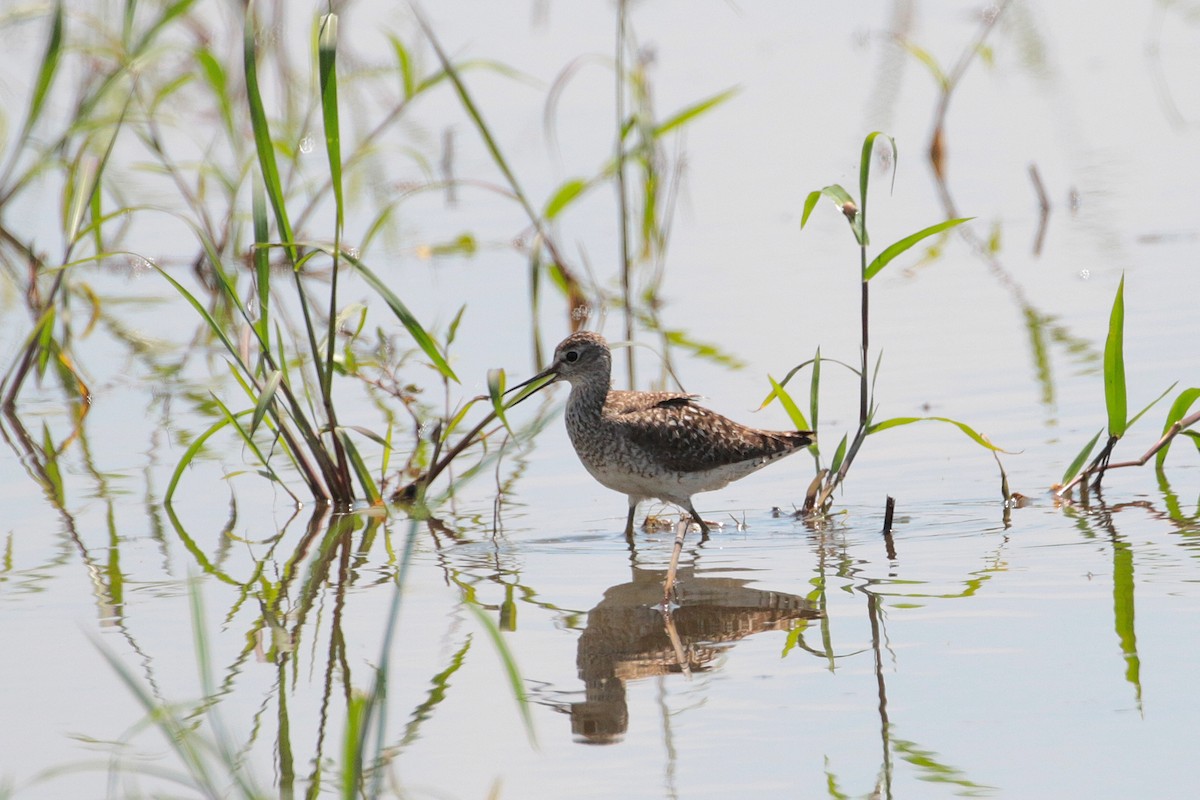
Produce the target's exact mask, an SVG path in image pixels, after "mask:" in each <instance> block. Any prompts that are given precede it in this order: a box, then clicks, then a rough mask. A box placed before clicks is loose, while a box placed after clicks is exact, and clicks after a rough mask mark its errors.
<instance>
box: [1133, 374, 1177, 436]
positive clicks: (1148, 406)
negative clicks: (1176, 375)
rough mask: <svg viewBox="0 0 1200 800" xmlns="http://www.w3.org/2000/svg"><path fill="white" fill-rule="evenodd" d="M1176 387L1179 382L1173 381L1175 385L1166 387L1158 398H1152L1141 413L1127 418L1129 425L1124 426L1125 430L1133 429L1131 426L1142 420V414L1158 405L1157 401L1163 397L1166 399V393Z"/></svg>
mask: <svg viewBox="0 0 1200 800" xmlns="http://www.w3.org/2000/svg"><path fill="white" fill-rule="evenodd" d="M1178 385H1179V381H1175V383H1172V384H1171V385H1170V386H1168V387H1167V388H1166V389H1165V390H1164V391H1163V393H1162V394H1160V395H1159V396H1158V397H1156V398H1154V399H1153V400H1151V401H1150V402H1149V403H1147V404H1146V407H1145V408H1143V409H1142V410H1141V411H1139V412H1138V413H1136V414H1134V415H1133V416H1132V417H1130V418H1129V424H1127V425H1126V426H1125V428H1126V429H1129V428H1132V427H1133V424H1134V423H1135V422H1137V421H1138V420H1139V419H1141V418H1142V416H1143V415H1144V414H1145V413H1146V412H1147V411H1149V410H1150V409H1152V408H1154V407H1155V406H1156V405H1158V401H1159V400H1162V399H1163V398H1164V397H1166V396H1167V393H1168V392H1170V391H1171V390H1172V389H1174V388H1175V387H1176V386H1178Z"/></svg>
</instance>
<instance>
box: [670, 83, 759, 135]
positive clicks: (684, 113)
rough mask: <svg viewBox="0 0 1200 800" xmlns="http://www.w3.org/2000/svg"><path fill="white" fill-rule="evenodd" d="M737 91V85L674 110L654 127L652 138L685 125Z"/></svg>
mask: <svg viewBox="0 0 1200 800" xmlns="http://www.w3.org/2000/svg"><path fill="white" fill-rule="evenodd" d="M737 93H738V89H737V87H734V88H732V89H726V90H725V91H723V92H720V93H718V94H715V95H713V96H712V97H709V98H708V99H706V100H701V101H700V102H698V103H694V104H693V105H690V106H688V107H687V108H684V109H682V110H680V111H678V112H676V113H675V114H673V115H671V116H670V117H668V118H667V119H665V120H664V121H662V122H661V123H659V124H658V125H657V126H656V127H655V128H654V134H653V138H655V139H657V138H659V137H660V136H662V135H663V134H665V133H668V132H670V131H672V130H674V129H676V128H678V127H680V126H682V125H686V124H687V123H688V122H691V121H692V120H693V119H695V118H696V117H698V116H700V115H701V114H703V113H705V112H706V111H709V110H710V109H712V108H714V107H716V106H719V105H720V104H721V103H724V102H725V101H726V100H728V99H729V98H731V97H733V96H734V95H735V94H737Z"/></svg>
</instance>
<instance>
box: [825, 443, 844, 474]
mask: <svg viewBox="0 0 1200 800" xmlns="http://www.w3.org/2000/svg"><path fill="white" fill-rule="evenodd" d="M845 457H846V434H842V440H841V441H840V442H838V446H837V450H834V451H833V461H832V462H830V464H829V473H830V474H831V475H833V474H837V471H838V470H839V469H841V468H842V459H844V458H845Z"/></svg>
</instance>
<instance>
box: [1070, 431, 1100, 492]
mask: <svg viewBox="0 0 1200 800" xmlns="http://www.w3.org/2000/svg"><path fill="white" fill-rule="evenodd" d="M1102 433H1104V431H1102V430H1101V431H1096V435H1095V436H1093V437H1092V440H1091V441H1090V442H1088V443H1087V444H1086V445H1084V446H1083V449H1082V450H1080V451H1079V455H1077V456H1075V460H1074V461H1072V462H1071V466H1069V467H1067V471H1066V472H1064V473H1063V477H1062V482H1063V485H1064V486H1065V485H1067V484H1068V483H1070V482H1071V481H1072V480H1073V479H1074V478H1075V476H1076V475H1078V474H1079V470H1081V469H1083V464H1084V462H1085V461H1087V460H1088V456H1090V455H1091V454H1092V450H1094V449H1096V442H1098V441H1100V435H1101V434H1102Z"/></svg>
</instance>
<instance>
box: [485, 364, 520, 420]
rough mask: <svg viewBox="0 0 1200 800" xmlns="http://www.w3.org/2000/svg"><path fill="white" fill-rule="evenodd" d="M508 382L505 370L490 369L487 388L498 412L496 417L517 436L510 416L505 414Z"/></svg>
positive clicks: (493, 405)
mask: <svg viewBox="0 0 1200 800" xmlns="http://www.w3.org/2000/svg"><path fill="white" fill-rule="evenodd" d="M505 384H506V380H505V376H504V370H502V369H489V370H488V373H487V388H488V397H489V398H490V399H491V401H492V408H493V409H494V410H495V412H496V418H497V419H499V420H500V422H501V423H502V424H503V425H504V429H505V430H507V431H508V435H509V436H514V437H515V436H516V434H514V433H513V429H512V427H511V426H509V424H508V417H506V416H505V414H504V387H505Z"/></svg>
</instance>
